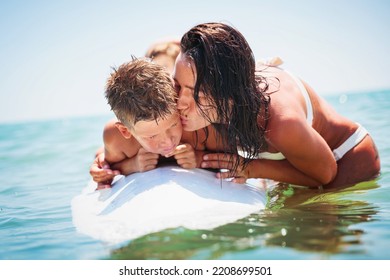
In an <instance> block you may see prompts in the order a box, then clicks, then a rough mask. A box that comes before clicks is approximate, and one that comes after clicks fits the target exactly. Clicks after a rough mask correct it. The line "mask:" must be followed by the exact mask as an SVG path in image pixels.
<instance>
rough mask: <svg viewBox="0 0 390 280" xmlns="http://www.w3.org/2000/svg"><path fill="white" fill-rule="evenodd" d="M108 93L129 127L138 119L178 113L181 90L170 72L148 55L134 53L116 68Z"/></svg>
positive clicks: (111, 102)
mask: <svg viewBox="0 0 390 280" xmlns="http://www.w3.org/2000/svg"><path fill="white" fill-rule="evenodd" d="M105 95H106V98H107V102H108V104H109V105H110V106H111V110H112V111H113V112H114V113H115V115H116V117H117V118H118V120H119V121H121V122H122V123H123V124H124V125H125V126H127V127H128V128H132V127H133V126H134V125H135V124H136V123H137V122H138V121H152V120H155V121H156V122H157V121H158V120H159V119H163V118H166V117H168V116H169V115H171V114H174V113H177V105H176V100H177V94H176V92H175V90H174V87H173V84H172V80H171V78H170V75H169V73H168V72H167V71H166V70H165V69H164V68H163V67H162V66H160V65H158V64H155V63H153V62H151V61H150V60H149V59H146V58H142V59H137V58H135V57H133V58H132V61H130V62H127V63H124V64H122V65H121V66H119V67H118V68H116V69H115V68H114V71H113V72H112V73H111V75H110V77H109V78H108V80H107V84H106V91H105Z"/></svg>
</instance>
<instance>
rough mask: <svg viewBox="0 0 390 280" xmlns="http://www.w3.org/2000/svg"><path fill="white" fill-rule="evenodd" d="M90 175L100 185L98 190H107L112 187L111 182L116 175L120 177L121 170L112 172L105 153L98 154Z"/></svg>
mask: <svg viewBox="0 0 390 280" xmlns="http://www.w3.org/2000/svg"><path fill="white" fill-rule="evenodd" d="M89 174H91V176H92V179H93V180H94V181H95V182H96V183H98V187H97V189H98V190H100V189H105V188H110V187H111V182H112V180H113V179H114V177H115V176H116V175H119V174H120V172H119V170H112V169H111V168H110V165H109V164H108V163H107V162H106V161H105V159H104V153H98V154H96V158H95V160H94V161H93V163H92V165H91V167H90V169H89Z"/></svg>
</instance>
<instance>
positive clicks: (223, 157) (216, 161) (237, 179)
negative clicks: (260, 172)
mask: <svg viewBox="0 0 390 280" xmlns="http://www.w3.org/2000/svg"><path fill="white" fill-rule="evenodd" d="M237 161H239V162H238V164H237ZM241 162H242V161H241V158H240V157H239V156H236V155H232V154H225V153H213V154H206V155H204V156H203V161H202V163H201V167H202V168H215V169H225V170H227V171H222V170H221V172H218V173H217V177H218V178H221V179H228V178H233V179H232V182H234V183H238V184H244V183H245V182H246V179H248V178H249V169H248V166H247V168H245V169H244V168H243V165H242V163H241ZM235 166H237V169H236V170H233V168H234V167H235Z"/></svg>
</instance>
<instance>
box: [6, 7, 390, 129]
mask: <svg viewBox="0 0 390 280" xmlns="http://www.w3.org/2000/svg"><path fill="white" fill-rule="evenodd" d="M389 15H390V1H388V0H356V1H344V0H338V1H337V0H334V1H332V0H327V1H323V0H321V1H315V0H312V1H309V0H307V1H304V0H295V1H292V0H272V1H270V0H248V1H246V0H235V1H231V0H223V1H212V0H197V1H184V0H182V1H169V0H164V1H157V0H156V1H155V0H149V1H147V0H146V1H139V0H138V1H131V0H127V1H125V0H121V1H120V0H104V1H103V0H100V1H99V0H94V1H83V0H78V1H74V0H67V1H66V0H63V1H51V0H47V1H43V0H37V1H33V0H31V1H22V0H15V1H0V36H1V37H0V75H1V82H0V98H1V99H0V122H9V121H20V120H35V119H45V118H58V117H59V118H62V117H68V116H81V115H95V114H104V113H105V112H109V108H108V106H107V105H106V101H105V98H104V84H105V81H106V79H107V77H108V75H109V73H110V71H111V67H112V66H119V65H120V64H122V63H123V62H125V61H128V60H129V59H130V57H131V55H135V56H142V55H144V53H145V51H146V49H147V48H148V47H149V45H150V44H152V43H153V42H155V41H156V40H160V39H164V38H180V37H181V35H183V34H184V33H185V32H186V31H187V30H188V29H189V28H191V27H192V26H194V25H196V24H198V23H202V22H209V21H218V22H221V21H222V22H225V23H229V24H231V25H233V26H235V27H236V28H237V29H238V30H239V31H241V32H242V33H243V34H244V36H245V37H246V38H247V40H248V41H249V43H250V45H251V46H252V49H253V51H254V53H255V56H256V58H261V57H269V56H274V55H279V56H281V57H282V58H283V59H284V61H285V65H284V67H285V68H288V69H289V70H290V71H292V72H294V73H295V74H296V75H298V76H299V77H301V78H303V79H304V80H306V81H307V82H308V83H309V84H311V85H312V86H313V87H314V88H315V89H316V90H317V92H318V93H319V94H321V95H327V94H337V93H347V92H356V91H358V92H360V91H366V90H381V89H388V88H390V74H389V73H388V72H389V70H388V67H389V65H390V55H389V52H390V16H389Z"/></svg>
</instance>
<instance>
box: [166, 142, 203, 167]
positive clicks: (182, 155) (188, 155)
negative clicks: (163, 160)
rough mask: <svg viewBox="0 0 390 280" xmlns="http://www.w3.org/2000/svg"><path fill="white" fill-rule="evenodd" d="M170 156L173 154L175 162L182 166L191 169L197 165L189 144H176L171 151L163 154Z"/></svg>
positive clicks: (192, 149)
mask: <svg viewBox="0 0 390 280" xmlns="http://www.w3.org/2000/svg"><path fill="white" fill-rule="evenodd" d="M171 156H174V158H175V159H176V161H177V164H178V165H179V166H180V167H182V168H187V169H191V168H195V167H197V165H196V154H195V150H194V148H193V147H192V146H191V145H190V144H181V145H178V146H177V147H176V148H175V150H174V151H173V152H172V153H170V154H168V155H165V157H171Z"/></svg>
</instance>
